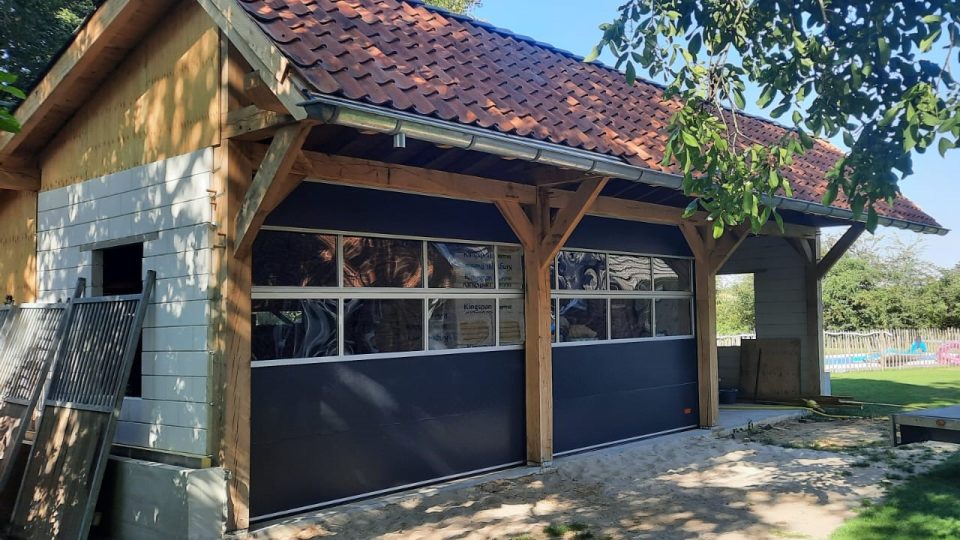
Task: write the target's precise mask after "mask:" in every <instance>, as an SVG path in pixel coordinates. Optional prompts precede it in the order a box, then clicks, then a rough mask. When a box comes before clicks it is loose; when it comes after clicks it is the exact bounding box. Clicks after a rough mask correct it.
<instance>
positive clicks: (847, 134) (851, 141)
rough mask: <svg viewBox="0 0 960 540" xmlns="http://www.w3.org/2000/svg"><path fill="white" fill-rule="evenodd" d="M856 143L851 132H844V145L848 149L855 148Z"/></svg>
mask: <svg viewBox="0 0 960 540" xmlns="http://www.w3.org/2000/svg"><path fill="white" fill-rule="evenodd" d="M855 143H856V141H855V140H854V139H853V134H852V133H850V132H849V131H844V132H843V144H845V145H847V148H853V145H854V144H855Z"/></svg>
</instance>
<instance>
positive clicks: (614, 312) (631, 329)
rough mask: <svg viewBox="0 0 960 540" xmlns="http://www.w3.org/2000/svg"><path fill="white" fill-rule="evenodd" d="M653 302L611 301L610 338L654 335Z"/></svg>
mask: <svg viewBox="0 0 960 540" xmlns="http://www.w3.org/2000/svg"><path fill="white" fill-rule="evenodd" d="M652 314H653V309H652V307H651V301H650V300H645V299H638V298H612V299H610V337H611V338H613V339H628V338H642V337H650V336H652V335H653V320H652V317H651V315H652Z"/></svg>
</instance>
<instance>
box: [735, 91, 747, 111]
mask: <svg viewBox="0 0 960 540" xmlns="http://www.w3.org/2000/svg"><path fill="white" fill-rule="evenodd" d="M733 103H734V104H735V105H736V106H737V108H738V109H741V110H742V109H743V108H744V107H746V106H747V101H746V100H745V99H744V98H743V92H741V91H740V89H738V88H734V89H733Z"/></svg>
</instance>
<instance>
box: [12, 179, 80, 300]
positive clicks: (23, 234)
mask: <svg viewBox="0 0 960 540" xmlns="http://www.w3.org/2000/svg"><path fill="white" fill-rule="evenodd" d="M0 254H2V256H0V299H3V298H4V297H6V296H7V295H11V296H13V298H14V300H15V301H16V302H18V303H23V302H32V301H34V300H36V297H37V193H36V192H33V191H0ZM69 286H70V285H69V284H67V285H66V287H69Z"/></svg>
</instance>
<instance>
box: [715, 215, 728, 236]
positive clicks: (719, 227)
mask: <svg viewBox="0 0 960 540" xmlns="http://www.w3.org/2000/svg"><path fill="white" fill-rule="evenodd" d="M724 229H726V227H724V225H723V220H722V219H717V220H714V222H713V237H714V238H715V239H716V238H720V237H721V236H723V231H724Z"/></svg>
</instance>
